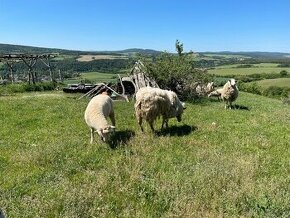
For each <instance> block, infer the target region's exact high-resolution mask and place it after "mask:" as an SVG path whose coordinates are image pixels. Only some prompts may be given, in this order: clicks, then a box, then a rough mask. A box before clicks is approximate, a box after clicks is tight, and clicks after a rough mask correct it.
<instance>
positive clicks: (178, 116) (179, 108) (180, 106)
mask: <svg viewBox="0 0 290 218" xmlns="http://www.w3.org/2000/svg"><path fill="white" fill-rule="evenodd" d="M185 109H186V107H185V103H184V102H181V101H180V104H178V106H177V107H176V119H177V121H178V122H180V121H181V116H182V113H183V110H185Z"/></svg>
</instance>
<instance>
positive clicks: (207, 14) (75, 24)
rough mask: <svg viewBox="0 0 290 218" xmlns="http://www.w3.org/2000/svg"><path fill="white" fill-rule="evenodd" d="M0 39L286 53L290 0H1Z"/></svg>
mask: <svg viewBox="0 0 290 218" xmlns="http://www.w3.org/2000/svg"><path fill="white" fill-rule="evenodd" d="M0 23H1V25H0V43H5V44H16V45H29V46H38V47H48V48H62V49H72V50H84V51H112V50H113V51H115V50H122V49H128V48H144V49H155V50H160V51H169V52H173V51H175V41H176V40H177V39H178V40H179V41H180V42H181V43H183V47H184V50H185V51H190V50H192V51H194V52H205V51H269V52H288V53H290V0H0Z"/></svg>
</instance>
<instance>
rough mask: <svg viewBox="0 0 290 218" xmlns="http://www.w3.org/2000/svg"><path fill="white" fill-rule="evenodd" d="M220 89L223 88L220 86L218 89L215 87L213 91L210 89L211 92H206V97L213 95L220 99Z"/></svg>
mask: <svg viewBox="0 0 290 218" xmlns="http://www.w3.org/2000/svg"><path fill="white" fill-rule="evenodd" d="M222 90H223V89H222V88H220V89H217V90H215V91H212V92H211V93H209V94H208V97H212V96H214V97H217V98H218V100H221V95H222Z"/></svg>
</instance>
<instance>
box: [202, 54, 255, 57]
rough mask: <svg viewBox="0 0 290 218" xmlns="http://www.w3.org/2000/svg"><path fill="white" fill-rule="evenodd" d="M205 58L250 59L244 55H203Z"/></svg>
mask: <svg viewBox="0 0 290 218" xmlns="http://www.w3.org/2000/svg"><path fill="white" fill-rule="evenodd" d="M203 55H205V56H207V57H224V58H250V57H248V56H245V55H233V54H210V53H209V54H207V53H205V54H203Z"/></svg>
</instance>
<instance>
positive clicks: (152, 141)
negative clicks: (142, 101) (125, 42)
mask: <svg viewBox="0 0 290 218" xmlns="http://www.w3.org/2000/svg"><path fill="white" fill-rule="evenodd" d="M77 97H78V96H75V95H70V94H63V93H62V92H55V93H29V94H27V93H25V94H17V95H15V96H6V97H0V101H1V102H0V118H1V129H0V151H1V154H0V208H1V209H2V210H3V211H4V212H5V213H6V215H7V217H93V216H95V217H173V216H175V217H289V214H290V206H289V202H290V185H289V184H290V134H289V124H290V123H289V122H290V116H289V114H290V108H289V106H287V105H283V104H282V103H281V102H280V101H278V100H273V99H269V98H266V97H262V96H257V95H252V94H246V93H241V95H240V97H239V99H238V100H237V102H236V103H237V104H238V105H240V106H241V107H240V108H241V109H236V110H224V108H223V104H222V103H220V102H217V101H204V102H201V103H188V104H187V109H186V110H185V113H184V116H183V121H182V122H181V123H177V121H176V120H175V119H172V120H170V121H169V125H170V127H169V129H168V130H167V131H163V132H159V131H158V132H157V133H158V134H157V135H152V134H151V133H150V130H149V128H148V126H147V125H145V127H146V128H145V133H144V134H143V133H142V132H141V131H140V130H139V127H138V125H137V123H136V120H135V118H134V115H133V114H134V112H133V104H134V103H133V102H130V103H126V102H121V101H118V102H115V103H114V107H115V111H116V121H117V132H116V135H115V137H114V143H113V146H112V147H114V148H110V146H109V145H107V144H104V143H102V142H100V141H99V140H98V141H97V142H96V143H95V144H93V145H90V144H89V129H88V127H87V126H86V124H85V122H84V119H83V114H84V110H85V108H86V105H87V103H88V99H81V100H77ZM242 106H243V107H242ZM243 108H244V109H243ZM245 109H248V110H245ZM157 125H158V127H160V125H161V123H160V121H158V122H157ZM157 125H156V126H157ZM156 129H158V130H159V128H157V127H156Z"/></svg>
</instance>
